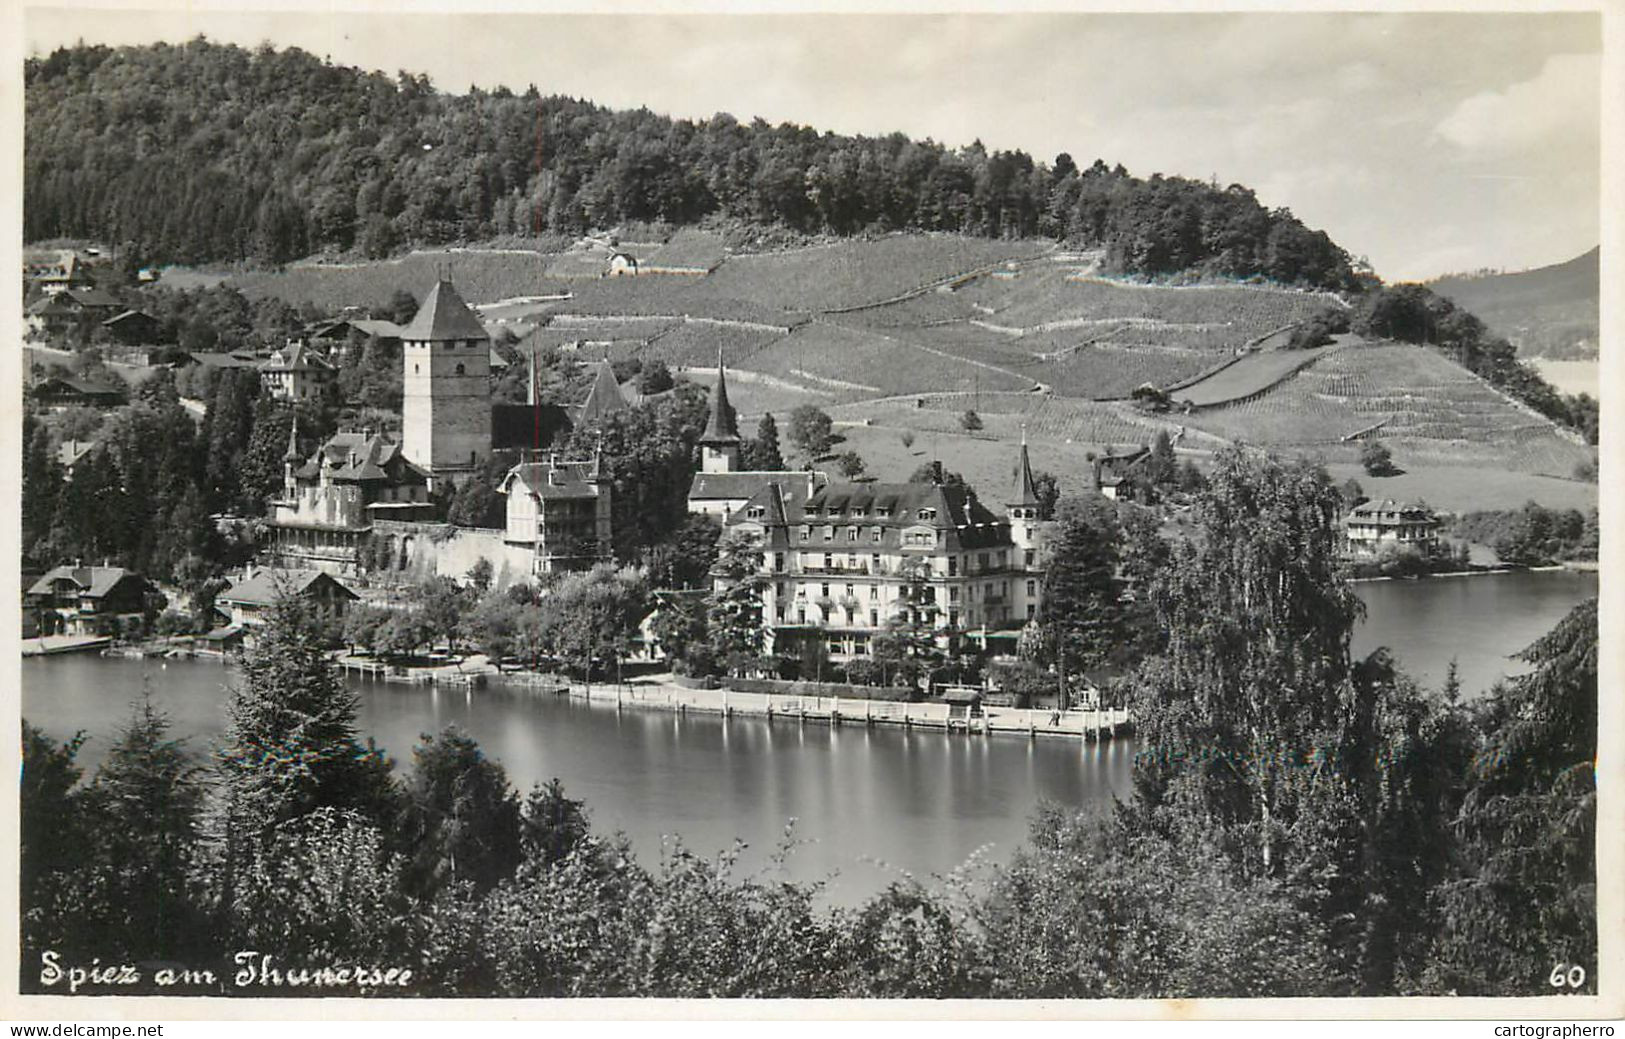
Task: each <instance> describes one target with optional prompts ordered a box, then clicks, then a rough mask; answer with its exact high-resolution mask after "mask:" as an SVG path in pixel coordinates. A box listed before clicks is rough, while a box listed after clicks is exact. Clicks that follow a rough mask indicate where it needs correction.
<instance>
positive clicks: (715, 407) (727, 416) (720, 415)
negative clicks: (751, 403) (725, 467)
mask: <svg viewBox="0 0 1625 1039" xmlns="http://www.w3.org/2000/svg"><path fill="white" fill-rule="evenodd" d="M739 440H740V438H739V420H738V417H737V416H736V415H735V414H734V409H733V405H731V404H729V403H728V373H727V371H726V370H725V369H724V368H723V367H722V347H720V346H719V347H717V388H716V392H715V393H713V394H711V420H710V421H709V422H707V423H706V424H705V435H704V436H702V437H701V438H700V443H701V445H704V446H710V445H716V446H719V447H720V446H722V445H725V444H738V443H739Z"/></svg>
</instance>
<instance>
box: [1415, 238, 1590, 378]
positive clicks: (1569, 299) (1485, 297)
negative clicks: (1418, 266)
mask: <svg viewBox="0 0 1625 1039" xmlns="http://www.w3.org/2000/svg"><path fill="white" fill-rule="evenodd" d="M1601 255H1602V250H1601V249H1592V250H1591V251H1590V252H1587V253H1585V254H1584V255H1582V256H1576V257H1575V258H1574V259H1572V260H1568V261H1566V262H1564V263H1558V264H1553V265H1552V266H1550V267H1538V268H1536V269H1535V270H1532V271H1519V272H1517V273H1515V274H1490V275H1484V276H1480V277H1467V276H1462V277H1448V278H1440V279H1439V280H1438V281H1435V282H1433V283H1432V284H1431V285H1430V287H1431V288H1432V289H1433V291H1434V292H1436V293H1438V294H1439V295H1441V296H1445V297H1447V298H1449V299H1451V300H1453V301H1455V303H1456V304H1457V305H1458V306H1460V307H1462V308H1464V309H1466V310H1470V311H1472V312H1473V313H1474V314H1476V315H1478V316H1479V317H1480V318H1482V319H1483V320H1484V323H1485V324H1487V325H1489V327H1490V328H1492V329H1494V330H1495V331H1496V332H1497V333H1498V334H1500V335H1503V336H1505V337H1506V338H1507V339H1509V340H1510V341H1511V342H1512V345H1513V346H1515V347H1517V348H1518V352H1519V353H1520V354H1522V355H1524V356H1526V357H1552V358H1585V357H1595V356H1597V341H1598V313H1597V311H1598V307H1599V300H1600V298H1601V293H1600V279H1599V272H1598V265H1599V261H1600V259H1601Z"/></svg>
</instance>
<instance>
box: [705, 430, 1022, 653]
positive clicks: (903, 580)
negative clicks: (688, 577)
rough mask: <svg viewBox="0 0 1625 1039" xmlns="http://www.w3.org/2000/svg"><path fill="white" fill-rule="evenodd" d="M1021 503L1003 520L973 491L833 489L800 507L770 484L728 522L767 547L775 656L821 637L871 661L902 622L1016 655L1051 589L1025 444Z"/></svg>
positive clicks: (886, 486)
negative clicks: (879, 642) (881, 638)
mask: <svg viewBox="0 0 1625 1039" xmlns="http://www.w3.org/2000/svg"><path fill="white" fill-rule="evenodd" d="M1011 497H1012V498H1013V499H1014V501H1012V502H1011V503H1010V504H1008V505H1007V506H1006V515H1005V516H1003V517H1001V516H998V515H996V514H995V513H994V512H993V511H992V510H991V509H989V508H988V507H987V506H986V505H984V504H983V503H982V502H981V501H980V500H979V499H978V498H977V496H976V492H975V491H974V490H972V489H971V488H969V487H964V486H947V485H943V484H937V483H830V484H826V485H823V486H821V487H819V488H818V489H817V490H815V491H814V492H813V493H812V495H811V496H810V497H808V498H806V499H805V500H802V501H791V500H788V499H787V498H786V496H785V494H784V493H783V491H782V489H781V487H780V485H779V484H778V483H767V484H765V485H764V486H763V487H761V489H760V490H758V491H757V492H756V493H755V494H754V495H753V496H752V497H751V498H750V500H749V501H747V502H746V503H745V504H744V506H743V507H742V508H740V509H738V510H736V511H734V512H733V513H731V514H730V515H729V517H728V519H727V520H726V524H725V525H726V528H727V529H728V530H730V531H739V532H741V533H743V534H744V535H746V536H748V537H751V538H752V539H754V540H755V541H757V542H758V543H759V544H760V546H761V564H760V570H759V573H760V575H761V577H762V578H763V581H764V587H763V592H762V607H763V608H762V614H763V617H762V620H763V625H764V627H765V629H766V631H765V634H766V639H765V643H766V648H767V652H770V653H793V652H795V651H796V650H795V647H796V645H797V644H798V643H801V642H804V641H807V640H822V641H824V642H825V643H826V647H825V648H827V650H828V652H829V654H830V656H831V657H832V658H835V659H852V658H861V657H863V656H866V655H869V654H871V653H872V651H873V641H874V639H875V637H876V636H877V635H880V634H882V633H884V632H885V631H886V630H887V629H888V628H889V627H891V626H892V625H893V624H894V623H897V622H903V623H911V624H924V625H927V626H929V627H931V628H932V629H933V630H935V631H936V633H937V635H938V639H939V641H940V642H942V643H945V644H946V643H948V642H950V641H952V640H956V639H962V640H965V641H968V642H969V643H970V644H971V645H972V647H974V648H977V649H981V650H991V651H996V652H1013V651H1014V649H1015V642H1016V639H1017V637H1018V635H1019V632H1020V629H1021V628H1022V627H1023V626H1024V625H1025V624H1026V623H1027V622H1028V621H1029V620H1031V619H1032V618H1033V617H1034V616H1035V615H1036V613H1037V611H1038V605H1039V601H1040V596H1041V589H1042V583H1043V582H1042V570H1041V569H1040V559H1039V554H1038V549H1039V541H1040V539H1041V529H1042V527H1043V524H1042V523H1041V522H1040V521H1039V520H1038V499H1037V495H1036V494H1034V493H1033V486H1032V470H1031V467H1030V465H1029V464H1028V463H1027V452H1026V444H1025V443H1023V445H1022V452H1021V464H1020V467H1019V472H1018V474H1017V478H1016V490H1015V492H1014V493H1013V494H1012V495H1011ZM719 580H720V578H719Z"/></svg>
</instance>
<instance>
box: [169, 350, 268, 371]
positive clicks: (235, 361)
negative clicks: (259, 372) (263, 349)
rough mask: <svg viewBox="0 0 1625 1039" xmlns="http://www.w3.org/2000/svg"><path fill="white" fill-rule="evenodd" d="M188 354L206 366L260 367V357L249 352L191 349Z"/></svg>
mask: <svg viewBox="0 0 1625 1039" xmlns="http://www.w3.org/2000/svg"><path fill="white" fill-rule="evenodd" d="M187 356H189V357H191V358H192V360H194V361H196V362H197V363H198V364H201V365H203V366H204V367H205V368H258V367H259V366H260V359H259V358H258V357H255V356H254V355H253V354H248V353H242V352H238V353H231V354H226V353H218V352H216V351H213V350H191V351H188V352H187Z"/></svg>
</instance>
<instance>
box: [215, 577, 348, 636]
mask: <svg viewBox="0 0 1625 1039" xmlns="http://www.w3.org/2000/svg"><path fill="white" fill-rule="evenodd" d="M290 598H292V599H302V600H304V601H305V602H306V603H308V604H309V605H310V606H311V607H312V608H313V609H314V611H315V613H316V615H317V616H318V617H321V618H323V619H326V620H332V621H338V620H342V619H343V618H344V614H345V611H346V610H347V609H348V608H349V605H350V603H352V602H355V601H356V600H357V599H359V598H361V597H360V596H359V595H357V594H356V593H355V592H353V591H351V590H350V589H349V588H348V587H347V586H346V585H345V584H344V583H343V582H341V581H340V580H339V579H338V578H336V577H334V576H333V575H332V574H330V573H327V572H326V571H324V570H277V569H272V568H269V567H267V568H263V569H259V570H255V569H253V568H252V567H251V568H249V569H248V570H246V571H244V573H243V576H242V577H241V578H239V579H238V580H237V581H236V583H234V584H233V585H232V586H231V587H229V588H227V589H226V590H225V591H223V592H221V593H220V594H219V595H218V596H216V597H215V601H214V602H215V611H216V612H217V613H219V614H220V615H221V616H222V617H223V618H224V619H225V620H226V622H227V623H228V624H229V625H231V626H233V627H236V628H238V629H252V628H257V627H261V626H263V625H264V624H265V622H266V620H267V619H268V618H269V617H270V616H271V614H272V613H273V612H274V610H275V608H276V606H277V604H278V603H280V602H281V601H282V600H283V599H290Z"/></svg>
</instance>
